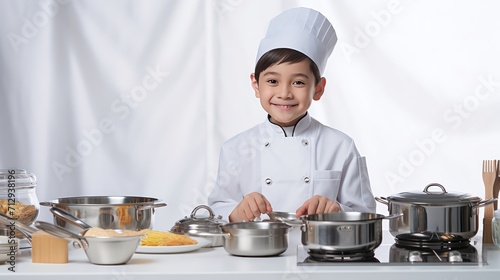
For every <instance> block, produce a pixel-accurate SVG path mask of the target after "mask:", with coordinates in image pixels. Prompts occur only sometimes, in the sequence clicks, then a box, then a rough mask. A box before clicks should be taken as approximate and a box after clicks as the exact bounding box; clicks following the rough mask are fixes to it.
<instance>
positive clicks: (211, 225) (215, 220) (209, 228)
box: [170, 205, 227, 234]
mask: <svg viewBox="0 0 500 280" xmlns="http://www.w3.org/2000/svg"><path fill="white" fill-rule="evenodd" d="M200 209H205V210H207V211H208V214H209V216H208V217H197V216H196V212H198V210H200ZM226 223H227V222H226V221H224V220H222V216H220V215H219V216H217V217H215V215H214V212H213V211H212V208H210V207H208V206H206V205H198V206H196V207H195V208H194V209H193V211H192V212H191V215H190V217H187V216H186V217H185V218H184V219H182V220H179V221H177V222H176V223H175V225H174V226H173V227H172V229H171V230H170V231H171V232H174V233H183V234H184V233H187V234H196V233H200V232H209V233H221V232H222V229H221V225H224V224H226Z"/></svg>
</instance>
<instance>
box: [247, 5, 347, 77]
mask: <svg viewBox="0 0 500 280" xmlns="http://www.w3.org/2000/svg"><path fill="white" fill-rule="evenodd" d="M336 43H337V35H336V33H335V29H333V26H332V24H331V23H330V22H329V21H328V19H327V18H326V17H325V16H323V15H322V14H321V13H320V12H318V11H316V10H313V9H309V8H303V7H299V8H292V9H289V10H286V11H285V12H283V13H281V14H279V15H278V16H276V17H275V18H273V19H272V20H271V22H270V23H269V27H268V29H267V33H266V37H264V39H262V40H261V41H260V45H259V50H258V52H257V61H259V59H260V58H261V57H262V55H264V54H265V53H266V52H268V51H270V50H273V49H278V48H287V49H293V50H296V51H299V52H301V53H303V54H305V55H307V56H308V57H309V58H310V59H311V60H312V61H314V63H316V65H317V66H318V69H319V71H320V73H321V74H323V71H324V70H325V67H326V62H327V60H328V57H329V56H330V54H331V53H332V51H333V48H334V47H335V44H336Z"/></svg>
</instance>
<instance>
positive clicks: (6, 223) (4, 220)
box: [0, 213, 37, 243]
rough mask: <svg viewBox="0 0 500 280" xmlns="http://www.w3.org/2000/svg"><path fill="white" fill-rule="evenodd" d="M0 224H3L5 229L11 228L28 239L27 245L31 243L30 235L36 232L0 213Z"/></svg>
mask: <svg viewBox="0 0 500 280" xmlns="http://www.w3.org/2000/svg"><path fill="white" fill-rule="evenodd" d="M0 224H3V225H4V226H5V227H6V228H10V227H11V226H12V227H13V228H14V229H15V230H18V231H20V232H21V233H22V234H24V236H25V237H26V239H28V242H29V243H31V239H32V236H31V235H32V234H33V233H35V232H36V231H37V230H36V229H34V228H32V227H30V226H28V225H25V224H24V223H21V222H19V221H16V220H14V219H12V218H10V217H9V216H7V215H5V214H2V213H0Z"/></svg>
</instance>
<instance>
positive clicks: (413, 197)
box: [387, 183, 481, 206]
mask: <svg viewBox="0 0 500 280" xmlns="http://www.w3.org/2000/svg"><path fill="white" fill-rule="evenodd" d="M431 187H438V188H439V189H438V190H437V191H436V190H430V188H431ZM387 200H389V201H395V202H407V203H412V204H418V205H437V206H440V205H450V204H476V203H479V202H480V201H481V198H479V197H477V196H473V195H470V194H468V193H459V192H448V191H447V190H446V189H445V188H444V187H443V185H441V184H438V183H432V184H429V185H427V186H426V187H425V188H424V190H423V191H413V192H402V193H399V194H396V195H391V196H389V197H387Z"/></svg>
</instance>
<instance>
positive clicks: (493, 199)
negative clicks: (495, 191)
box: [473, 198, 498, 208]
mask: <svg viewBox="0 0 500 280" xmlns="http://www.w3.org/2000/svg"><path fill="white" fill-rule="evenodd" d="M497 200H498V199H496V198H490V199H487V200H482V201H479V203H478V204H477V205H475V206H473V207H475V208H479V207H483V206H486V205H490V204H492V203H494V202H495V201H497Z"/></svg>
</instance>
